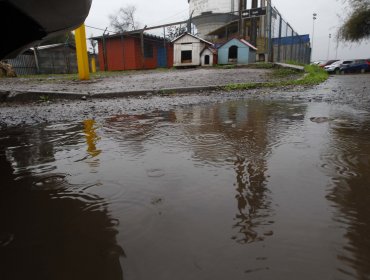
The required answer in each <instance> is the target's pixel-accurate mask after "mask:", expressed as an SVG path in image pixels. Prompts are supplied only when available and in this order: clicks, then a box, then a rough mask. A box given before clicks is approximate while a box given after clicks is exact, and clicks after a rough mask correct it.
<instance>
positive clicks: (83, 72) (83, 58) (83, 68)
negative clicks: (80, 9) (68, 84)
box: [75, 24, 90, 80]
mask: <svg viewBox="0 0 370 280" xmlns="http://www.w3.org/2000/svg"><path fill="white" fill-rule="evenodd" d="M75 39H76V52H77V65H78V76H79V78H80V80H89V79H90V73H89V59H88V56H87V46H86V31H85V24H82V25H81V26H80V27H79V28H77V29H76V30H75Z"/></svg>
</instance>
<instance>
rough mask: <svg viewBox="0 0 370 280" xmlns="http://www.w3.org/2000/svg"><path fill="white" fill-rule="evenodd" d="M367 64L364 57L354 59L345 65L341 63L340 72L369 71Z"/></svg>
mask: <svg viewBox="0 0 370 280" xmlns="http://www.w3.org/2000/svg"><path fill="white" fill-rule="evenodd" d="M369 70H370V68H369V64H368V62H367V61H366V60H365V59H358V60H354V61H353V62H351V63H349V64H345V65H341V67H340V70H339V71H340V73H341V74H345V73H365V72H366V71H369Z"/></svg>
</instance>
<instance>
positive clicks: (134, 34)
mask: <svg viewBox="0 0 370 280" xmlns="http://www.w3.org/2000/svg"><path fill="white" fill-rule="evenodd" d="M141 32H142V30H133V31H127V32H123V33H115V34H112V35H109V34H108V35H105V36H104V39H110V38H120V37H122V36H126V37H130V36H131V37H138V36H140V34H141ZM144 38H146V39H153V40H156V41H163V40H165V39H164V38H163V37H160V36H156V35H152V34H148V33H144ZM89 39H92V40H98V41H99V40H103V36H96V37H91V38H89ZM166 41H167V39H166Z"/></svg>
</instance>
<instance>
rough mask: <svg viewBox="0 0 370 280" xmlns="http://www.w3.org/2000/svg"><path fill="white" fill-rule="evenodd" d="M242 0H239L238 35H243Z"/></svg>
mask: <svg viewBox="0 0 370 280" xmlns="http://www.w3.org/2000/svg"><path fill="white" fill-rule="evenodd" d="M242 11H243V0H239V37H240V38H242V37H243V33H244V32H243V30H244V28H243V13H242Z"/></svg>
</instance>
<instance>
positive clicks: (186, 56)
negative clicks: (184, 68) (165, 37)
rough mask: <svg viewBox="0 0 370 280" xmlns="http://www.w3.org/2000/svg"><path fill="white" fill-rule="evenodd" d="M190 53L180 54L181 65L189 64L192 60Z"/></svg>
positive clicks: (191, 53) (183, 52)
mask: <svg viewBox="0 0 370 280" xmlns="http://www.w3.org/2000/svg"><path fill="white" fill-rule="evenodd" d="M192 55H193V52H192V51H182V52H181V63H191V62H192V60H193V56H192Z"/></svg>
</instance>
